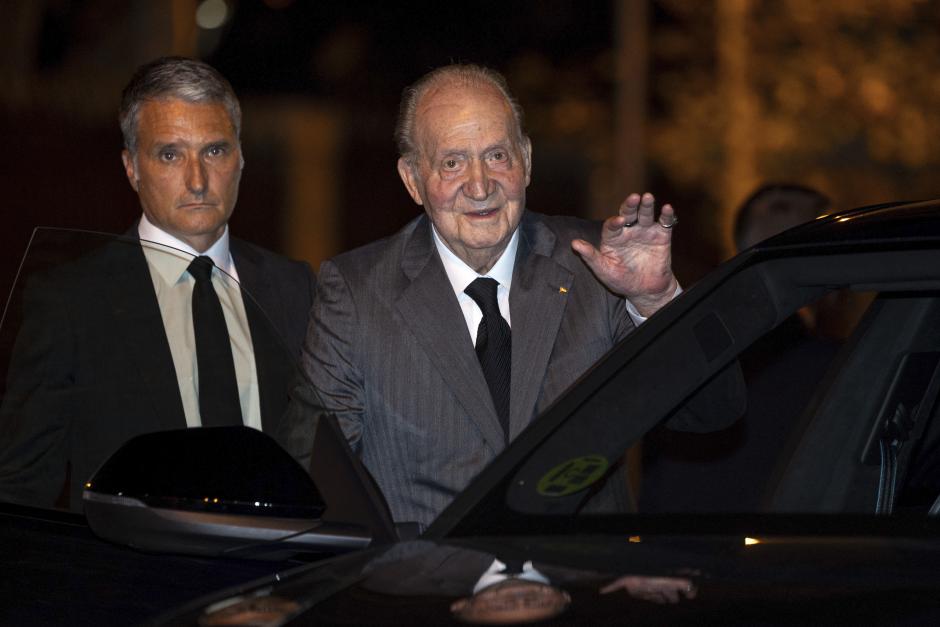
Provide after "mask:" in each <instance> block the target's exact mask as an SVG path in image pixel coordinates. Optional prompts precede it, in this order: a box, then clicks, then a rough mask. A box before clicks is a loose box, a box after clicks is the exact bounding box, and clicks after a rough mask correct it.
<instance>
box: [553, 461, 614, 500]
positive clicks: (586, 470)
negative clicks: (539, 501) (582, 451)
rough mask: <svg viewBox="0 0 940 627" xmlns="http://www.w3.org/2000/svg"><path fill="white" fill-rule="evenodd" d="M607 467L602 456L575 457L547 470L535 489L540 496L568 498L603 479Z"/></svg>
mask: <svg viewBox="0 0 940 627" xmlns="http://www.w3.org/2000/svg"><path fill="white" fill-rule="evenodd" d="M607 466H608V464H607V458H606V457H604V456H603V455H583V456H581V457H575V458H573V459H569V460H568V461H566V462H562V463H561V464H558V465H557V466H555V467H554V468H552V469H551V470H549V471H548V473H546V474H545V476H544V477H542V478H541V479H539V484H538V485H537V486H536V488H535V489H536V491H537V492H538V493H539V494H541V495H542V496H568V495H569V494H574V493H575V492H580V491H581V490H583V489H585V488H586V487H588V486H589V485H591V484H592V483H594V482H595V481H597V480H598V479H600V478H601V477H603V476H604V473H605V472H606V471H607Z"/></svg>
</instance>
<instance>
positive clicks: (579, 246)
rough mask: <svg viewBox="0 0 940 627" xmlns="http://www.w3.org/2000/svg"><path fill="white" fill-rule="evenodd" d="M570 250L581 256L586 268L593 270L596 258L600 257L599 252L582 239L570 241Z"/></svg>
mask: <svg viewBox="0 0 940 627" xmlns="http://www.w3.org/2000/svg"><path fill="white" fill-rule="evenodd" d="M571 248H572V250H574V252H576V253H578V255H580V256H581V258H582V259H583V260H584V262H585V263H586V264H587V265H588V267H590V268H593V267H594V265H595V264H596V263H597V256H598V255H600V251H599V250H597V249H596V248H594V246H593V245H592V244H591V243H590V242H587V241H585V240H583V239H574V240H571Z"/></svg>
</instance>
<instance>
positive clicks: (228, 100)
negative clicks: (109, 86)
mask: <svg viewBox="0 0 940 627" xmlns="http://www.w3.org/2000/svg"><path fill="white" fill-rule="evenodd" d="M171 99H179V100H183V101H185V102H190V103H197V104H206V103H209V104H214V103H218V104H221V105H223V106H224V107H225V108H226V110H227V111H228V114H229V117H230V118H231V121H232V126H234V127H235V136H236V137H237V138H240V137H241V131H242V109H241V106H240V105H239V104H238V98H237V97H236V96H235V92H234V91H233V90H232V86H231V85H230V84H229V82H228V81H227V80H225V77H224V76H222V75H221V74H220V73H219V72H218V71H217V70H216V69H215V68H213V67H212V66H210V65H208V64H206V63H203V62H202V61H197V60H195V59H188V58H186V57H161V58H159V59H156V60H154V61H151V62H150V63H147V64H145V65H142V66H140V67H139V68H138V69H137V71H136V72H134V75H133V76H132V77H131V80H130V82H128V84H127V86H126V87H124V91H123V92H121V108H120V110H119V111H118V122H120V124H121V133H122V134H123V135H124V147H125V148H126V149H127V151H128V152H129V153H130V154H131V155H132V156H134V157H136V155H137V122H138V117H139V114H140V108H141V106H143V104H144V103H145V102H149V101H154V100H171Z"/></svg>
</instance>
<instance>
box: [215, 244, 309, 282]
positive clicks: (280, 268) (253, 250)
mask: <svg viewBox="0 0 940 627" xmlns="http://www.w3.org/2000/svg"><path fill="white" fill-rule="evenodd" d="M231 250H232V255H233V256H234V257H236V264H237V262H238V260H237V257H239V256H241V257H244V258H245V259H248V260H250V261H252V262H254V263H256V264H259V265H261V264H263V265H264V266H265V267H266V268H267V269H268V271H274V272H283V273H286V274H288V275H294V276H301V275H307V274H312V273H313V270H312V269H311V267H310V264H309V263H308V262H306V261H298V260H296V259H291V258H290V257H287V256H285V255H281V254H279V253H276V252H274V251H271V250H268V249H267V248H264V247H262V246H258V245H257V244H252V243H251V242H246V241H245V240H243V239H239V238H235V237H233V238H232V240H231Z"/></svg>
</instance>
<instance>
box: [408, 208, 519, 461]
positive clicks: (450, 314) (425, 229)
mask: <svg viewBox="0 0 940 627" xmlns="http://www.w3.org/2000/svg"><path fill="white" fill-rule="evenodd" d="M402 271H403V272H404V273H405V276H407V277H408V279H409V280H410V281H411V282H410V283H409V284H408V285H407V287H405V289H404V291H403V292H402V294H401V296H400V297H399V298H398V300H397V301H396V307H397V308H398V311H399V313H400V314H401V316H402V319H403V320H404V322H405V324H406V325H407V326H408V327H409V328H410V329H411V331H412V333H413V334H414V336H415V337H416V338H418V341H419V342H420V343H421V344H422V346H423V347H424V350H425V352H426V353H427V355H428V357H429V358H430V359H431V361H432V362H433V363H434V366H435V367H436V369H437V372H438V374H439V375H440V376H441V378H442V379H443V380H444V383H445V384H446V385H447V386H448V387H449V388H450V390H451V392H452V393H453V394H454V396H455V397H456V399H457V402H458V403H459V404H460V406H461V408H463V410H464V412H465V413H466V414H467V415H468V416H469V417H470V419H471V420H472V421H473V422H474V424H476V426H477V427H478V428H479V429H480V432H481V433H482V434H483V437H484V438H485V439H486V441H487V442H489V443H490V445H491V446H492V447H493V449H494V450H497V451H499V450H502V449H503V447H504V446H505V436H504V434H503V429H502V427H501V426H500V424H499V418H498V417H497V416H496V409H495V408H494V407H493V399H492V398H491V397H490V391H489V388H488V387H487V386H486V380H485V379H484V378H483V371H482V370H481V369H480V362H479V361H477V356H476V352H475V351H474V349H473V343H472V342H471V341H470V335H469V334H468V333H467V326H466V323H465V322H464V317H463V312H462V311H461V310H460V305H459V304H458V303H457V298H456V296H455V295H454V293H453V287H452V286H451V284H450V281H449V280H448V279H447V273H446V272H445V271H444V266H443V265H442V264H441V260H440V258H439V257H438V255H437V250H436V249H435V248H434V242H433V240H432V239H431V230H430V225H429V222H428V219H427V217H426V216H422V217H421V218H419V219H418V222H417V225H416V226H415V229H414V231H413V232H412V235H411V237H410V239H409V240H408V241H407V242H406V243H405V248H404V251H403V255H402ZM418 392H419V393H420V391H418ZM444 418H450V417H444Z"/></svg>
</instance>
